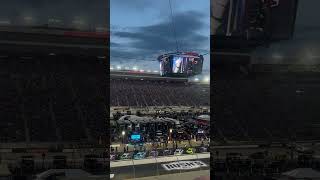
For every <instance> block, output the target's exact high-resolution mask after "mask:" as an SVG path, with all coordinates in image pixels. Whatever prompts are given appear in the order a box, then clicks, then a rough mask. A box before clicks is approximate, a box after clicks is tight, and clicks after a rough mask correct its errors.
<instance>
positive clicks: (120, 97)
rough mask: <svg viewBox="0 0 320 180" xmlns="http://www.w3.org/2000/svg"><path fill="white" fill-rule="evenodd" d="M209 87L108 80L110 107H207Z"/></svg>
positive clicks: (146, 81)
mask: <svg viewBox="0 0 320 180" xmlns="http://www.w3.org/2000/svg"><path fill="white" fill-rule="evenodd" d="M209 87H210V86H209V85H197V84H189V83H183V82H177V83H175V82H164V81H150V80H134V79H111V80H110V105H111V106H131V107H148V106H196V107H198V106H209V105H210V98H208V97H210V88H209Z"/></svg>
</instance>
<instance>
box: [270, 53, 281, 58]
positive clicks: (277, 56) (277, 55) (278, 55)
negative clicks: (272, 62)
mask: <svg viewBox="0 0 320 180" xmlns="http://www.w3.org/2000/svg"><path fill="white" fill-rule="evenodd" d="M272 58H273V59H282V56H281V55H280V54H273V55H272Z"/></svg>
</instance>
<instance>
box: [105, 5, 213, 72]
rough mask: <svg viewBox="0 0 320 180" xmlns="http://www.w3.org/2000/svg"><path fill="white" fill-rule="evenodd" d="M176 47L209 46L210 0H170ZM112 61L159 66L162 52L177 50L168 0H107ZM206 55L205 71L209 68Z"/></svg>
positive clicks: (194, 48) (201, 48) (205, 48)
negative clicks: (157, 59)
mask: <svg viewBox="0 0 320 180" xmlns="http://www.w3.org/2000/svg"><path fill="white" fill-rule="evenodd" d="M171 2H172V9H173V16H174V18H173V19H174V26H175V29H176V35H177V40H178V44H179V50H184V51H196V52H199V53H201V54H205V53H208V52H209V49H210V16H209V15H210V1H209V0H183V1H181V0H171ZM110 24H111V45H110V46H111V50H110V51H111V52H110V54H111V55H110V56H111V65H114V66H115V65H122V66H128V67H132V66H133V65H137V66H138V67H140V68H142V67H143V68H144V69H145V68H150V69H153V70H158V68H159V64H158V62H157V61H155V60H156V58H157V56H159V55H160V54H161V53H166V52H174V51H176V43H175V38H174V33H173V28H172V21H171V14H170V5H169V1H168V0H161V1H153V0H110ZM209 64H210V56H209V55H206V56H205V63H204V71H207V72H208V71H209V68H210V66H209Z"/></svg>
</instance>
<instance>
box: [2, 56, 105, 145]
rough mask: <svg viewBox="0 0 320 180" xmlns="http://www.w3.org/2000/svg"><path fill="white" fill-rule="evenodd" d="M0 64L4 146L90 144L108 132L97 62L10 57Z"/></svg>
mask: <svg viewBox="0 0 320 180" xmlns="http://www.w3.org/2000/svg"><path fill="white" fill-rule="evenodd" d="M0 63H1V71H0V72H1V77H0V81H1V84H2V85H3V86H2V88H0V89H1V90H0V91H1V93H0V109H1V111H0V113H1V114H0V116H1V122H0V142H74V141H79V140H80V141H82V140H84V141H89V140H94V139H98V138H99V137H100V136H102V135H103V134H105V128H104V127H106V113H105V105H104V104H105V98H104V97H105V91H104V90H103V89H105V87H103V86H104V85H102V84H103V83H99V82H103V81H105V79H103V77H105V76H103V74H102V73H103V68H102V67H103V66H102V65H101V64H100V63H99V61H98V59H95V58H91V59H81V58H75V57H63V56H62V57H61V56H59V57H50V56H49V57H45V56H43V57H32V56H31V57H30V58H28V59H24V58H20V57H11V56H9V57H7V58H1V61H0ZM99 66H100V69H101V72H99V71H98V69H99Z"/></svg>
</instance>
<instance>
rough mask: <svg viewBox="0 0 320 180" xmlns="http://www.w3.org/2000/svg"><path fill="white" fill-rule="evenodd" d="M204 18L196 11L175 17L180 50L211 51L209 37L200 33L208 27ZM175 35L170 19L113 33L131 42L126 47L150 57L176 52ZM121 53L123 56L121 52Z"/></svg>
mask: <svg viewBox="0 0 320 180" xmlns="http://www.w3.org/2000/svg"><path fill="white" fill-rule="evenodd" d="M203 18H205V17H204V15H203V14H201V13H199V12H195V11H187V12H183V13H179V14H177V15H176V16H174V26H175V30H176V37H177V40H178V44H179V46H180V47H179V48H180V50H202V51H204V49H209V48H208V44H209V42H208V41H209V36H204V35H201V34H200V33H199V31H201V30H202V29H203V28H204V27H206V24H205V23H204V22H203V21H202V20H203ZM173 34H174V33H173V27H172V22H171V19H170V18H167V19H166V20H165V21H163V22H161V23H158V24H155V25H150V26H144V27H138V28H137V29H136V30H135V31H116V32H112V36H114V37H118V38H126V39H129V40H130V41H129V42H128V43H125V44H124V46H127V47H134V48H136V49H138V50H137V52H138V54H137V55H139V54H140V55H143V54H147V55H150V54H154V53H156V52H159V51H161V50H163V51H175V50H176V41H175V38H174V35H173ZM111 46H112V45H111ZM111 53H113V52H111ZM119 53H120V54H121V52H119ZM123 53H126V52H123Z"/></svg>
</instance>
